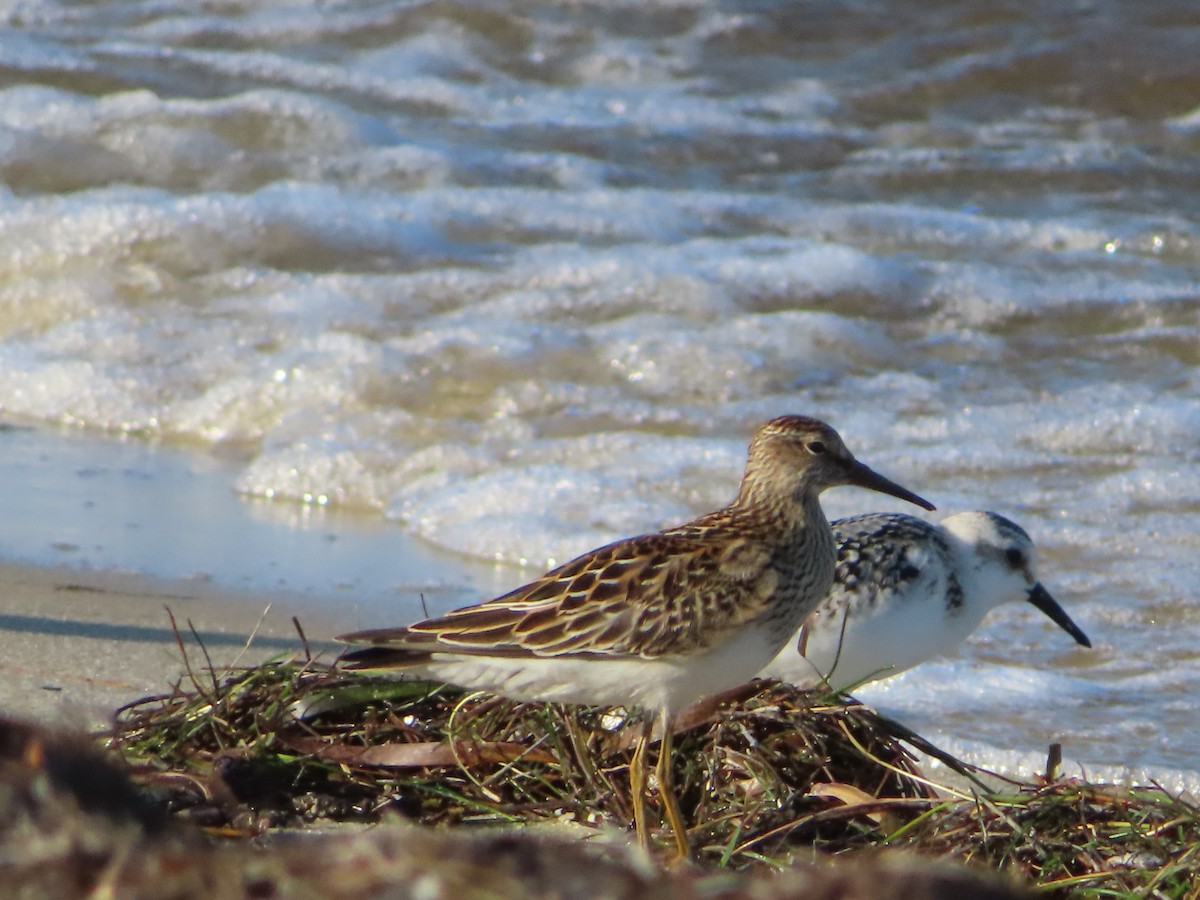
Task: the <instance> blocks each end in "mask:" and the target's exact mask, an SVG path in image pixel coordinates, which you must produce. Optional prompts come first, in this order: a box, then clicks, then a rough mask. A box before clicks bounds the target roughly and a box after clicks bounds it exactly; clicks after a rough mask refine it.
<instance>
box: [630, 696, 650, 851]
mask: <svg viewBox="0 0 1200 900" xmlns="http://www.w3.org/2000/svg"><path fill="white" fill-rule="evenodd" d="M653 731H654V719H652V718H649V717H647V719H646V722H645V724H644V725H643V726H642V733H641V735H639V736H638V740H637V745H636V746H635V747H634V748H633V758H632V759H630V760H629V793H630V795H631V797H630V799H631V800H632V801H633V827H634V830H635V831H636V832H637V836H638V841H639V842H640V843H641V845H642V846H643V847H645V848H647V849H649V848H650V832H649V831H647V830H646V748H647V747H648V746H649V745H650V736H651V733H652V732H653Z"/></svg>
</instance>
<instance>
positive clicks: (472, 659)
mask: <svg viewBox="0 0 1200 900" xmlns="http://www.w3.org/2000/svg"><path fill="white" fill-rule="evenodd" d="M778 643H779V634H778V632H777V630H775V629H766V628H763V627H756V626H751V627H747V628H743V629H741V630H739V631H737V632H735V633H734V634H733V635H732V636H731V637H730V638H729V639H728V640H726V641H724V642H722V643H721V644H720V645H718V646H717V647H714V648H712V649H710V650H708V651H707V652H704V653H697V654H693V655H688V656H670V657H664V658H659V659H642V658H640V657H623V658H619V659H617V658H614V659H601V658H596V657H572V656H555V657H541V658H538V657H533V658H528V657H521V658H517V657H496V656H490V657H489V656H472V655H467V654H462V655H454V654H449V653H447V654H435V655H434V658H433V660H432V661H430V662H428V663H426V664H424V665H422V666H420V667H419V668H414V669H411V670H409V671H411V672H419V673H421V674H423V675H426V676H428V677H431V678H435V679H438V680H440V681H447V682H450V683H452V684H464V685H470V686H472V687H474V688H478V689H480V690H486V691H490V692H494V693H497V694H501V695H503V696H506V697H513V698H516V699H522V700H542V701H548V702H556V703H581V704H588V705H595V706H636V707H641V708H645V709H655V710H661V709H667V710H669V711H672V712H674V711H676V710H679V709H681V708H682V707H684V706H686V705H688V704H689V703H693V702H695V701H696V700H699V699H701V698H702V697H705V696H708V695H710V694H714V693H717V692H719V691H722V690H725V689H727V688H731V687H736V686H737V685H739V684H743V683H745V682H747V681H749V680H750V679H751V678H753V677H754V676H755V675H756V674H757V673H758V671H759V669H761V668H762V666H763V664H764V662H765V661H767V660H769V659H770V658H771V656H772V654H773V653H774V652H775V650H776V649H777V645H778Z"/></svg>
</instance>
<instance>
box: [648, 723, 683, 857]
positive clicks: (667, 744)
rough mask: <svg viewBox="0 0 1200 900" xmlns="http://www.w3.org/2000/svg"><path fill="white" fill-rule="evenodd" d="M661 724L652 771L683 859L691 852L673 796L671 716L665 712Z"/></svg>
mask: <svg viewBox="0 0 1200 900" xmlns="http://www.w3.org/2000/svg"><path fill="white" fill-rule="evenodd" d="M662 724H663V734H662V741H660V742H659V745H658V765H657V766H656V767H655V770H654V772H655V775H656V776H657V777H658V793H659V795H660V796H661V797H662V802H663V810H664V811H665V812H666V814H667V822H668V823H669V824H670V826H671V831H673V832H674V833H675V848H676V849H677V850H678V851H679V854H678V857H679V858H680V859H685V858H686V857H687V856H688V854H690V853H691V849H692V848H691V847H690V846H689V845H688V838H687V827H686V826H685V825H684V824H683V813H682V812H680V809H679V800H678V799H677V798H676V797H675V779H674V778H673V777H672V772H673V767H672V766H671V745H672V744H673V743H674V740H673V738H674V735H675V729H674V728H672V727H671V726H672V722H671V717H670V716H668V715H666V714H664V715H663V717H662Z"/></svg>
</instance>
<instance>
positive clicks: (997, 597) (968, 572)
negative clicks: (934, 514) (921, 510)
mask: <svg viewBox="0 0 1200 900" xmlns="http://www.w3.org/2000/svg"><path fill="white" fill-rule="evenodd" d="M941 524H942V527H943V528H944V529H945V530H946V532H947V533H948V534H950V535H951V536H952V537H953V538H956V539H957V540H958V557H959V566H958V570H959V571H958V575H959V578H960V579H961V580H963V581H966V582H968V583H967V584H964V585H963V587H964V588H965V593H966V595H967V597H969V598H971V599H972V602H976V603H981V604H984V605H985V606H986V608H988V609H990V608H992V607H993V606H999V605H1000V604H1001V603H1007V602H1009V601H1012V600H1025V601H1028V602H1029V603H1032V604H1033V605H1034V606H1036V607H1037V608H1038V609H1040V610H1041V611H1042V612H1043V613H1045V614H1046V615H1047V616H1049V617H1050V619H1051V620H1052V621H1053V622H1054V623H1055V624H1056V625H1058V627H1059V628H1061V629H1063V631H1065V632H1066V633H1067V634H1069V635H1071V637H1073V638H1074V639H1075V641H1076V643H1079V644H1082V645H1083V646H1084V647H1090V646H1092V642H1091V641H1089V640H1088V637H1087V635H1086V634H1084V633H1083V631H1082V629H1080V627H1079V626H1078V625H1076V624H1075V623H1074V622H1073V621H1071V617H1070V616H1068V615H1067V614H1066V612H1065V611H1064V610H1063V608H1062V607H1061V606H1059V605H1058V603H1057V602H1056V601H1055V599H1054V598H1053V597H1051V596H1050V592H1049V591H1047V590H1046V589H1045V588H1044V587H1043V586H1042V583H1041V582H1040V581H1038V576H1037V560H1036V559H1035V557H1034V547H1033V540H1032V539H1031V538H1030V537H1029V535H1028V533H1027V532H1026V531H1025V529H1024V528H1022V527H1021V526H1020V525H1018V524H1017V523H1016V522H1013V521H1012V520H1010V519H1006V518H1005V517H1004V516H1002V515H999V514H998V513H994V512H964V513H957V514H956V515H953V516H947V517H946V518H945V519H943V520H942V523H941Z"/></svg>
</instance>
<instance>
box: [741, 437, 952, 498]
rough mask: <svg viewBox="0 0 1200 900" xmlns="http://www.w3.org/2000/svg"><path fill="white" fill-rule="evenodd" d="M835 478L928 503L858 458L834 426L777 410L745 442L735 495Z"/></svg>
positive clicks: (781, 491)
mask: <svg viewBox="0 0 1200 900" xmlns="http://www.w3.org/2000/svg"><path fill="white" fill-rule="evenodd" d="M840 484H852V485H857V486H859V487H864V488H868V489H870V490H873V491H880V492H882V493H884V494H891V495H892V496H893V497H899V498H900V499H902V500H907V501H908V502H909V503H915V504H916V505H917V506H920V507H924V508H925V509H933V508H934V506H933V504H932V503H930V502H929V501H928V500H924V499H922V498H921V497H918V496H917V495H916V494H914V493H912V492H911V491H908V490H905V489H904V488H902V487H900V485H898V484H896V483H895V482H893V481H890V480H888V479H887V478H884V477H883V476H882V475H880V474H879V473H878V472H875V471H874V470H872V469H871V468H869V467H868V466H865V465H863V464H862V463H860V462H859V461H858V460H857V459H855V458H854V454H852V453H851V452H850V451H849V450H847V449H846V445H845V444H843V443H842V439H841V436H840V435H838V433H837V432H836V431H834V430H833V429H832V428H830V427H829V426H828V425H826V424H825V423H824V422H821V421H819V420H817V419H810V418H808V417H807V416H780V417H779V418H777V419H771V421H769V422H766V423H765V424H763V425H761V426H759V429H758V431H756V432H755V433H754V439H753V440H752V441H751V442H750V459H749V461H748V462H747V464H746V475H745V477H744V478H743V479H742V489H741V492H740V493H739V499H741V500H748V499H752V498H753V497H754V496H755V495H762V496H769V495H771V494H774V495H783V496H787V495H792V496H794V495H797V494H804V493H809V492H811V493H814V494H817V493H820V492H821V491H823V490H825V489H826V488H830V487H835V486H837V485H840Z"/></svg>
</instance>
